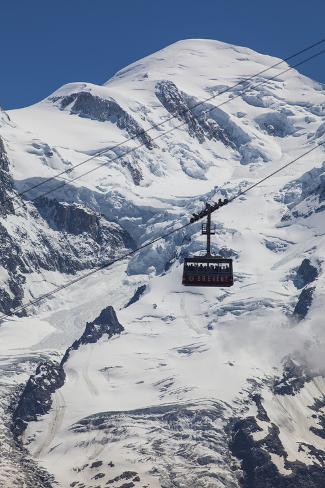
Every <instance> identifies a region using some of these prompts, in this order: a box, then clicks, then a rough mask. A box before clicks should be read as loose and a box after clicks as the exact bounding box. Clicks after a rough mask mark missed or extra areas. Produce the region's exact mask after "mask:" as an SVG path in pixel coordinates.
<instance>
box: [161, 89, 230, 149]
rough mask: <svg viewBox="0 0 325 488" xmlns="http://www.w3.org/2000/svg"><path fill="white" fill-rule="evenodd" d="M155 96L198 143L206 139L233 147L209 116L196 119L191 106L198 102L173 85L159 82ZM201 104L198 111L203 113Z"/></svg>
mask: <svg viewBox="0 0 325 488" xmlns="http://www.w3.org/2000/svg"><path fill="white" fill-rule="evenodd" d="M156 96H157V98H158V100H159V101H160V102H161V104H162V105H163V106H164V107H165V109H166V110H167V111H168V112H169V113H170V114H172V115H173V116H176V117H177V118H178V120H181V121H183V122H184V123H186V125H187V128H188V132H189V134H190V135H191V136H192V137H195V138H196V139H197V140H198V141H199V142H200V143H202V142H204V141H205V139H206V138H208V139H214V140H220V141H222V142H223V143H224V144H225V145H226V146H231V147H234V144H233V142H232V140H231V138H230V137H229V134H227V131H226V130H225V129H224V128H222V127H221V126H220V125H218V123H217V122H216V121H213V120H212V119H211V116H210V115H206V116H205V117H201V118H198V117H197V115H196V114H195V112H194V109H193V108H192V107H193V106H196V104H198V101H196V103H195V101H194V100H192V103H191V99H190V97H189V96H188V95H186V93H184V92H182V91H180V90H178V88H177V86H176V85H175V83H173V82H172V81H168V80H162V81H159V82H158V83H157V85H156ZM204 108H207V107H203V110H202V104H201V105H200V109H201V110H202V111H203V112H204Z"/></svg>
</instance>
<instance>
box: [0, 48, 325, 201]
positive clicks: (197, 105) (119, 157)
mask: <svg viewBox="0 0 325 488" xmlns="http://www.w3.org/2000/svg"><path fill="white" fill-rule="evenodd" d="M323 42H325V39H321V40H320V41H318V42H316V43H314V44H312V45H310V46H307V47H306V48H304V49H302V50H300V51H298V52H297V53H295V54H292V55H290V56H288V57H287V58H285V59H284V60H281V61H278V62H277V63H275V64H274V65H272V66H270V67H268V68H265V69H263V70H262V71H260V72H258V73H256V74H255V75H252V76H250V77H248V78H245V79H244V80H241V81H239V82H238V83H236V84H235V85H233V86H231V87H228V88H226V89H225V90H222V91H221V92H218V93H216V94H214V95H211V96H210V97H208V98H206V99H204V100H201V101H200V102H197V103H196V104H194V105H192V106H191V107H187V108H186V109H184V110H181V111H180V112H178V113H177V114H173V115H171V116H169V117H167V118H166V119H164V120H163V121H162V122H159V123H157V124H154V125H152V126H151V127H149V128H148V129H146V130H145V129H143V130H141V131H139V132H138V133H136V134H135V135H134V136H132V137H130V138H128V139H125V140H123V141H121V142H120V143H118V144H116V145H115V146H112V147H110V148H108V149H107V148H106V149H104V150H102V151H99V152H97V153H95V154H94V155H92V156H90V157H89V158H87V159H85V160H83V161H81V162H80V163H77V164H76V165H74V166H72V167H70V168H68V169H66V170H64V171H61V172H60V173H57V174H56V175H54V176H51V177H49V178H47V179H45V180H43V181H41V182H40V183H37V184H36V185H33V186H31V187H29V188H28V189H26V190H23V191H21V192H19V193H17V195H19V196H23V195H25V194H26V193H28V192H30V191H32V190H35V189H37V188H39V187H40V186H43V185H45V184H46V183H49V182H50V181H53V180H56V179H57V178H60V177H61V176H63V175H64V174H69V173H71V172H72V171H73V170H74V169H76V168H78V167H80V166H82V165H84V164H86V163H88V162H90V161H92V160H94V159H96V158H98V157H100V156H102V155H104V154H106V153H108V152H110V151H114V150H115V149H117V148H119V147H120V146H122V145H124V144H126V143H127V142H130V141H132V140H134V139H136V138H137V137H139V136H141V135H144V134H147V133H148V132H149V131H151V130H153V129H157V128H159V127H161V126H162V125H163V124H165V123H166V122H169V121H170V120H173V119H175V118H178V117H180V116H181V115H184V114H186V113H188V112H193V110H194V109H195V108H197V107H199V106H200V105H202V104H205V103H207V102H209V101H211V100H213V99H214V98H216V97H217V96H219V95H223V94H224V93H227V92H229V91H231V90H233V89H234V88H236V87H237V86H240V85H241V84H243V83H248V82H249V81H251V80H252V79H254V78H256V77H258V76H260V75H261V74H263V73H265V72H267V71H270V70H271V69H274V68H276V67H277V66H279V65H280V64H282V63H284V62H286V61H288V60H290V59H293V58H294V57H297V56H298V55H300V54H302V53H304V52H306V51H308V50H310V49H312V48H314V47H316V46H319V45H320V44H322V43H323ZM324 53H325V49H323V50H321V51H319V52H317V53H315V54H313V55H311V56H309V57H307V58H305V59H304V60H302V61H299V62H298V63H296V64H294V65H293V66H289V67H288V68H286V69H285V70H283V71H281V72H280V73H278V74H276V75H274V76H273V77H271V78H268V79H267V80H264V81H261V82H259V83H258V84H256V85H253V86H248V87H246V88H244V89H243V91H242V92H241V93H239V94H238V95H236V96H234V97H232V98H231V99H228V100H225V101H223V102H221V103H220V104H218V105H213V106H212V107H210V108H209V109H208V110H206V111H204V112H203V113H201V114H200V115H199V116H198V117H197V118H198V119H200V118H201V117H202V116H205V115H206V114H208V113H210V112H211V111H213V110H214V109H217V108H219V107H221V106H223V105H225V104H226V103H229V102H231V101H233V100H235V99H237V98H239V97H241V96H242V94H243V93H245V92H246V91H248V90H251V89H255V88H257V87H259V86H261V85H263V84H265V83H266V82H269V81H273V80H274V79H276V78H278V77H279V76H281V75H283V74H285V73H287V72H288V71H290V70H292V69H295V68H297V67H298V66H301V65H302V64H304V63H306V62H308V61H310V60H312V59H314V58H316V57H318V56H320V55H322V54H324ZM186 123H187V122H186V121H183V122H181V123H180V124H178V125H176V126H174V127H172V128H171V129H169V130H167V131H165V132H163V133H161V134H158V136H156V137H154V138H151V142H153V141H155V140H157V139H160V138H162V137H164V136H165V135H167V134H169V133H171V132H173V131H174V130H176V129H179V128H180V127H183V126H184V125H186ZM144 145H145V143H143V142H142V143H141V144H139V145H138V146H135V147H133V148H131V149H130V150H128V151H126V152H125V153H124V154H120V155H118V156H116V157H115V158H112V159H110V160H109V161H108V162H106V163H104V164H102V165H100V166H98V167H96V168H92V169H90V170H89V171H86V172H85V173H82V174H81V175H79V176H76V177H75V178H72V179H70V180H64V181H63V183H61V184H59V185H57V186H55V187H54V188H52V189H49V190H48V191H45V192H42V193H41V194H40V195H37V196H36V197H34V198H32V199H30V200H29V201H31V202H33V201H35V200H37V199H38V198H41V197H44V196H46V195H49V194H50V193H53V192H54V191H57V190H59V189H60V188H62V187H64V186H65V185H67V184H71V183H73V182H74V181H76V180H78V179H80V178H82V177H84V176H87V175H88V174H90V173H92V172H94V171H97V170H98V169H101V168H102V167H104V166H107V165H108V164H111V163H112V162H114V161H117V160H119V159H122V158H124V157H126V156H128V155H129V154H131V153H133V152H135V151H137V150H138V149H140V148H141V147H143V146H144ZM14 198H15V197H6V198H5V199H4V200H13V199H14ZM23 205H24V204H23V203H21V204H20V205H16V206H15V209H18V208H20V207H22V206H23Z"/></svg>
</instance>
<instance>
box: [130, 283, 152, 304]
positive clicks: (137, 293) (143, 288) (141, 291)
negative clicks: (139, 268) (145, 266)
mask: <svg viewBox="0 0 325 488" xmlns="http://www.w3.org/2000/svg"><path fill="white" fill-rule="evenodd" d="M146 289H147V286H146V285H141V286H139V287H138V288H137V289H136V291H135V293H134V295H133V297H131V298H130V300H129V301H128V302H127V304H126V305H125V308H127V307H129V306H130V305H133V303H136V302H137V301H138V300H140V298H141V297H142V295H143V294H144V292H145V291H146Z"/></svg>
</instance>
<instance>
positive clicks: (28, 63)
mask: <svg viewBox="0 0 325 488" xmlns="http://www.w3.org/2000/svg"><path fill="white" fill-rule="evenodd" d="M0 5H1V29H0V62H1V76H0V105H1V106H2V107H3V108H6V109H10V108H16V107H22V106H26V105H30V104H32V103H34V102H36V101H38V100H40V99H42V98H44V97H46V96H47V95H49V94H50V93H51V92H53V91H54V90H55V89H57V88H58V87H59V86H61V85H62V84H64V83H68V82H72V81H89V82H93V83H98V84H100V83H103V82H104V81H106V80H107V79H108V78H110V76H112V75H113V74H114V73H115V72H116V71H117V70H119V69H121V68H122V67H124V66H125V65H127V64H129V63H131V62H133V61H136V60H137V59H139V58H141V57H143V56H145V55H147V54H150V53H152V52H154V51H157V50H158V49H161V48H162V47H164V46H166V45H168V44H170V43H172V42H175V41H177V40H179V39H185V38H209V39H218V40H221V41H225V42H230V43H233V44H239V45H244V46H248V47H250V48H252V49H255V50H257V51H260V52H263V53H267V54H272V55H276V56H279V57H286V56H287V55H289V54H291V53H293V52H295V51H297V50H299V49H300V48H303V47H304V46H305V45H307V44H311V43H312V42H314V41H317V40H319V39H320V38H322V37H325V24H324V18H325V2H324V0H308V1H303V0H268V1H265V0H264V1H263V0H259V1H258V0H241V1H239V0H160V1H157V0H119V1H116V0H2V1H1V2H0ZM300 70H301V71H302V72H303V73H305V74H307V75H308V76H311V77H312V78H314V79H317V80H320V81H322V82H325V55H323V56H322V57H320V58H318V59H316V60H314V61H312V62H310V63H308V64H306V65H304V66H302V67H301V68H300Z"/></svg>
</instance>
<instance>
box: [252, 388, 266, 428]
mask: <svg viewBox="0 0 325 488" xmlns="http://www.w3.org/2000/svg"><path fill="white" fill-rule="evenodd" d="M251 398H252V400H253V401H254V403H255V405H256V407H257V418H258V420H262V421H263V422H270V419H269V417H268V415H267V412H266V410H265V408H264V407H263V403H262V397H261V395H259V394H258V393H256V394H254V395H252V397H251Z"/></svg>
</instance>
